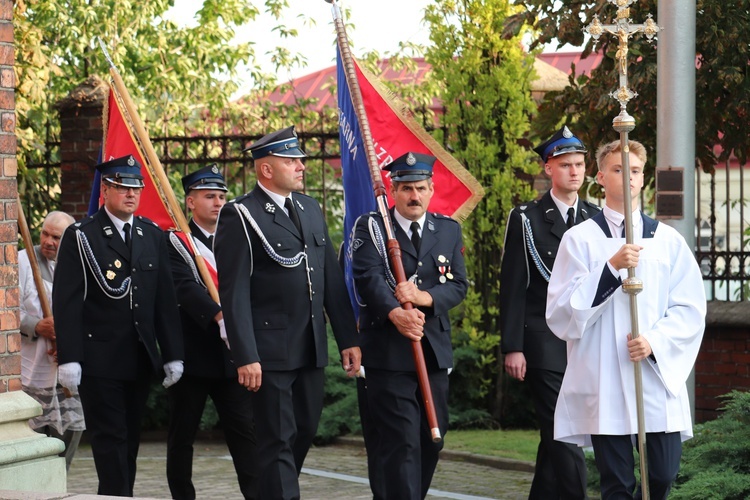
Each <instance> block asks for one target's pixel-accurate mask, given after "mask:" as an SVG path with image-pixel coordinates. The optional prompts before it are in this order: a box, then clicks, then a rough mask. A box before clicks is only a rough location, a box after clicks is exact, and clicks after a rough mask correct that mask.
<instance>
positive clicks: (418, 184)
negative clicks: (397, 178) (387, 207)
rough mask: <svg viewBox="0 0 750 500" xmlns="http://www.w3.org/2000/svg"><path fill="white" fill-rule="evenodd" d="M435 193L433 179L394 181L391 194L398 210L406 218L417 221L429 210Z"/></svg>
mask: <svg viewBox="0 0 750 500" xmlns="http://www.w3.org/2000/svg"><path fill="white" fill-rule="evenodd" d="M434 193H435V188H434V186H433V185H432V182H431V181H428V180H424V181H415V182H393V183H392V184H391V196H393V200H394V201H395V202H396V210H397V211H398V213H400V214H401V215H403V216H404V217H405V218H407V219H409V220H411V221H416V220H419V219H420V218H421V217H422V215H424V213H425V212H426V211H427V207H429V206H430V200H431V199H432V195H433V194H434Z"/></svg>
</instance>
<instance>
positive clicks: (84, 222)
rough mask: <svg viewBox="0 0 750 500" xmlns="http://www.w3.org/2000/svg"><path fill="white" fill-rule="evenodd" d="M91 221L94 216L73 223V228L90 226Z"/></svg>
mask: <svg viewBox="0 0 750 500" xmlns="http://www.w3.org/2000/svg"><path fill="white" fill-rule="evenodd" d="M93 220H94V216H93V215H89V216H88V217H86V218H85V219H81V220H79V221H76V222H74V223H73V227H75V228H76V229H80V228H82V227H83V226H85V225H86V224H90V223H91V221H93Z"/></svg>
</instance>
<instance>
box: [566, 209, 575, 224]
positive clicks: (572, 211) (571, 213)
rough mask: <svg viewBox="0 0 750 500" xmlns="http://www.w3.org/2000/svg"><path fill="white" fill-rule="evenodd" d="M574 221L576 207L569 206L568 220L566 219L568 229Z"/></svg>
mask: <svg viewBox="0 0 750 500" xmlns="http://www.w3.org/2000/svg"><path fill="white" fill-rule="evenodd" d="M575 223H576V209H575V208H573V207H570V208H569V209H568V221H567V224H568V229H570V228H571V227H573V225H574V224H575Z"/></svg>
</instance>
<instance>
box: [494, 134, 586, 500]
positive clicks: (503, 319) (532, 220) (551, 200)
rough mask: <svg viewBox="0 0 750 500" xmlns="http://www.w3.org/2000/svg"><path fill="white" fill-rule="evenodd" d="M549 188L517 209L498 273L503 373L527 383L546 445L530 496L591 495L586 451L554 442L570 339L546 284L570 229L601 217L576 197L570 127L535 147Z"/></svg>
mask: <svg viewBox="0 0 750 500" xmlns="http://www.w3.org/2000/svg"><path fill="white" fill-rule="evenodd" d="M534 151H536V152H537V153H538V154H539V156H540V157H541V158H542V161H543V162H544V171H545V173H546V174H547V175H548V176H549V177H550V179H551V181H552V188H551V189H550V190H549V191H548V192H547V193H545V194H544V195H543V196H542V197H541V199H539V200H536V201H532V202H530V203H525V204H523V205H520V206H518V207H516V208H515V209H513V210H512V211H511V213H510V216H509V218H508V225H507V227H506V233H505V244H504V254H503V262H502V267H501V271H500V333H501V350H502V352H503V354H504V364H505V371H506V372H507V373H508V374H509V375H510V376H511V377H513V378H515V379H518V380H520V381H526V382H528V384H529V389H530V393H531V397H532V400H533V402H534V408H535V411H536V417H537V422H538V424H539V431H540V436H541V441H540V443H539V449H538V450H537V458H536V469H535V473H534V480H533V482H532V485H531V491H530V494H529V498H530V499H544V500H547V499H557V498H565V499H574V498H575V499H580V498H586V465H585V463H584V457H583V451H582V450H581V449H580V448H578V447H577V446H575V445H572V444H567V443H562V442H559V441H555V440H554V437H553V436H554V415H555V405H556V403H557V395H558V393H559V392H560V385H561V384H562V378H563V374H564V373H565V367H566V365H567V352H566V347H565V342H564V341H562V340H560V339H559V338H557V337H556V336H555V335H554V334H553V333H552V332H551V331H550V330H549V328H548V327H547V322H546V320H545V317H544V312H545V307H546V304H547V283H548V282H549V276H550V272H551V271H552V265H553V264H554V262H555V256H556V255H557V247H558V246H559V245H560V240H561V239H562V236H563V234H564V233H565V231H567V230H568V228H570V227H573V225H574V224H578V223H580V222H582V221H584V220H586V219H589V218H591V217H593V216H594V215H595V214H596V213H597V212H599V207H597V206H596V205H594V204H593V203H590V202H588V201H584V200H582V199H580V198H579V197H578V190H579V189H580V188H581V186H582V185H583V181H584V180H585V178H586V162H585V160H586V158H585V156H584V155H585V153H586V148H585V146H584V145H583V143H582V142H581V140H580V139H578V137H576V136H575V135H574V134H573V133H572V132H571V131H570V130H569V129H568V127H567V126H563V127H562V128H561V129H560V130H558V131H557V132H556V133H555V134H554V135H553V136H552V137H551V138H550V139H549V140H547V141H545V142H544V143H542V144H540V145H539V146H537V147H536V148H534Z"/></svg>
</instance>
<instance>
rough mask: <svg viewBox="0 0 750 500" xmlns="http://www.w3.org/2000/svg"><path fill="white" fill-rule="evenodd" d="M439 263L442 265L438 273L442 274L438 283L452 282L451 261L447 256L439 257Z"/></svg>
mask: <svg viewBox="0 0 750 500" xmlns="http://www.w3.org/2000/svg"><path fill="white" fill-rule="evenodd" d="M437 261H438V263H439V264H440V265H439V266H438V271H439V272H440V276H439V277H438V281H439V282H440V283H445V282H446V281H448V280H452V279H453V274H452V273H451V266H450V261H449V260H448V259H447V258H446V257H445V255H438V258H437Z"/></svg>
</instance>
